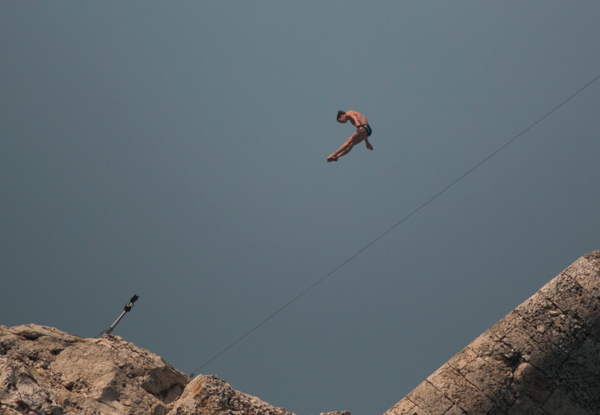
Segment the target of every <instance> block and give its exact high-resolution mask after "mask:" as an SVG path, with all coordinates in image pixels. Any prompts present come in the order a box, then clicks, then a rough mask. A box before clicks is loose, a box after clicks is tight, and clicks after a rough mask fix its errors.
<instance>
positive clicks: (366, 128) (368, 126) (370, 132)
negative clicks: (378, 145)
mask: <svg viewBox="0 0 600 415" xmlns="http://www.w3.org/2000/svg"><path fill="white" fill-rule="evenodd" d="M360 127H362V128H364V129H365V131H366V132H367V137H371V134H373V130H371V126H370V125H369V124H362V125H359V126H358V128H360Z"/></svg>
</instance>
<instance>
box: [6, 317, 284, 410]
mask: <svg viewBox="0 0 600 415" xmlns="http://www.w3.org/2000/svg"><path fill="white" fill-rule="evenodd" d="M16 414H40V415H41V414H44V415H47V414H48V415H63V414H65V415H66V414H73V415H75V414H77V415H88V414H89V415H199V414H202V415H204V414H206V415H212V414H220V415H242V414H244V415H293V414H291V413H290V412H288V411H286V410H285V409H282V408H276V407H274V406H272V405H269V404H267V403H265V402H263V401H261V400H260V399H258V398H256V397H254V396H251V395H247V394H243V393H241V392H238V391H235V390H234V389H233V388H232V387H231V386H229V385H228V384H227V383H225V382H224V381H222V380H220V379H219V378H217V377H216V376H204V375H199V376H197V377H196V378H194V379H193V380H192V381H190V378H189V377H188V376H187V375H186V374H184V373H182V372H180V371H178V370H176V369H174V368H173V367H172V366H171V365H170V364H168V363H166V362H165V361H164V360H163V359H161V358H160V357H159V356H157V355H155V354H153V353H151V352H149V351H148V350H145V349H142V348H140V347H137V346H136V345H134V344H132V343H129V342H126V341H125V340H123V339H121V338H120V337H118V336H105V337H103V338H80V337H76V336H72V335H70V334H67V333H64V332H62V331H60V330H57V329H55V328H52V327H44V326H38V325H35V324H28V325H23V326H15V327H6V326H0V415H16Z"/></svg>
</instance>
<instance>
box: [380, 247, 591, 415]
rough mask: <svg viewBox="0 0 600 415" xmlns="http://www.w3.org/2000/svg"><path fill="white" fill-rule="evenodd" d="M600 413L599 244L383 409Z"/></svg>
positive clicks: (464, 414)
mask: <svg viewBox="0 0 600 415" xmlns="http://www.w3.org/2000/svg"><path fill="white" fill-rule="evenodd" d="M425 414H427V415H598V414H600V251H596V252H592V253H590V254H587V255H584V256H583V257H581V258H579V259H578V260H577V261H576V262H574V263H573V264H572V265H571V266H569V267H568V268H567V269H565V270H564V271H563V272H562V273H560V274H559V275H558V276H557V277H556V278H554V279H553V280H551V281H550V282H549V283H548V284H546V285H545V286H544V287H542V288H541V289H540V290H539V291H538V292H537V293H536V294H534V295H533V296H532V297H531V298H529V299H528V300H527V301H525V302H524V303H523V304H521V305H520V306H518V307H517V308H516V309H515V310H513V311H512V312H511V313H509V314H508V315H507V316H506V317H505V318H503V319H502V320H500V321H499V322H498V323H496V324H495V325H494V326H492V327H491V328H490V329H489V330H488V331H486V332H485V333H483V334H482V335H481V336H479V337H478V338H477V339H476V340H475V341H473V342H472V343H471V344H469V345H468V346H467V347H466V348H464V349H463V350H462V351H460V352H459V353H458V354H457V355H456V356H454V357H453V358H452V359H450V360H449V361H448V362H447V363H446V364H444V365H443V366H442V367H441V368H440V369H438V370H437V371H436V372H435V373H433V374H432V375H431V376H429V377H428V378H427V380H425V381H424V382H423V383H421V384H420V385H419V386H417V387H416V388H415V389H414V390H413V391H412V392H410V393H409V394H408V395H407V396H406V397H405V398H404V399H402V400H401V401H400V402H398V403H397V404H396V405H394V407H392V408H391V409H390V410H389V411H387V412H386V413H385V415H425Z"/></svg>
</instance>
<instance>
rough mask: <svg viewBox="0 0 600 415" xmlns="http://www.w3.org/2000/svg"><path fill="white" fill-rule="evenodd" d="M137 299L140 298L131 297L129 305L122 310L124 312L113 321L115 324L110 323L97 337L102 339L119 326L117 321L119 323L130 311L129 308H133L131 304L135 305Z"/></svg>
mask: <svg viewBox="0 0 600 415" xmlns="http://www.w3.org/2000/svg"><path fill="white" fill-rule="evenodd" d="M138 298H140V297H138V296H137V295H134V296H133V297H131V299H130V300H129V303H128V304H127V305H126V306H125V307H124V308H123V310H124V311H123V312H122V313H121V315H120V316H119V318H117V319H116V320H115V322H114V323H112V325H111V326H110V327H109V328H108V329H106V330H104V331H103V332H102V333H100V335H99V336H98V337H104V336H106V335H107V334H110V333H112V331H113V330H114V329H115V327H117V324H119V321H121V319H122V318H123V317H125V314H127V313H129V312H130V311H131V308H132V307H133V303H135V302H136V301H137V300H138Z"/></svg>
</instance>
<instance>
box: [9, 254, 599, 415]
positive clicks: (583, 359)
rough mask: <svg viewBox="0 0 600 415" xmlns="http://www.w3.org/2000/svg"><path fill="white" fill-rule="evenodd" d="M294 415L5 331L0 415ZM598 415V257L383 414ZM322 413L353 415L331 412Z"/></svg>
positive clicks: (86, 343)
mask: <svg viewBox="0 0 600 415" xmlns="http://www.w3.org/2000/svg"><path fill="white" fill-rule="evenodd" d="M16 414H38V415H42V414H43V415H63V414H65V415H67V414H77V415H88V414H90V415H92V414H93V415H117V414H118V415H148V414H150V415H217V414H219V415H293V414H291V413H290V412H288V411H286V410H285V409H283V408H276V407H273V406H272V405H269V404H267V403H265V402H263V401H261V400H260V399H258V398H256V397H254V396H250V395H247V394H244V393H241V392H238V391H236V390H234V389H233V388H232V387H231V386H229V385H228V384H227V383H225V382H224V381H222V380H220V379H219V378H217V377H216V376H203V375H200V376H197V377H196V378H194V379H193V380H191V379H190V378H189V377H188V376H187V375H186V374H184V373H182V372H180V371H178V370H176V369H174V368H173V367H172V366H171V365H170V364H168V363H166V362H165V361H164V360H163V359H161V358H160V357H159V356H157V355H155V354H153V353H151V352H149V351H147V350H144V349H142V348H140V347H137V346H136V345H134V344H131V343H129V342H126V341H124V340H123V339H121V338H120V337H118V336H105V337H103V338H80V337H76V336H72V335H70V334H67V333H64V332H62V331H60V330H57V329H55V328H51V327H44V326H38V325H34V324H29V325H24V326H16V327H5V326H0V415H16ZM598 414H600V251H596V252H592V253H590V254H587V255H584V256H583V257H581V258H579V259H578V260H577V261H576V262H575V263H573V264H572V265H571V266H569V267H568V268H567V269H565V270H564V271H563V272H562V273H560V274H559V275H558V276H557V277H556V278H554V279H553V280H551V281H550V282H549V283H548V284H546V285H545V286H544V287H542V289H541V290H539V291H538V292H537V293H536V294H535V295H533V296H532V297H531V298H529V299H528V300H527V301H525V302H524V303H523V304H521V305H520V306H519V307H517V308H516V309H515V310H513V311H512V312H511V313H509V314H508V315H507V316H506V317H505V318H503V319H502V320H500V321H499V322H498V323H497V324H495V325H494V326H492V327H491V328H490V329H489V330H488V331H486V332H485V333H483V334H482V335H481V336H480V337H478V338H477V339H476V340H475V341H473V342H472V343H471V344H469V345H468V346H467V347H465V348H464V349H463V350H462V351H460V352H459V353H458V354H457V355H456V356H454V357H453V358H452V359H451V360H450V361H448V362H447V363H446V364H445V365H443V366H442V367H441V368H440V369H438V370H437V371H436V372H435V373H433V374H432V375H431V376H429V377H428V378H427V379H426V380H425V381H424V382H423V383H421V384H420V385H419V386H417V387H416V388H415V389H414V390H413V391H412V392H411V393H409V394H408V395H407V396H406V397H405V398H404V399H402V400H401V401H400V402H398V403H397V404H396V405H394V407H393V408H391V409H390V410H389V411H387V412H386V413H385V415H598ZM325 415H350V413H349V412H343V413H338V412H330V413H328V414H325Z"/></svg>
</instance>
